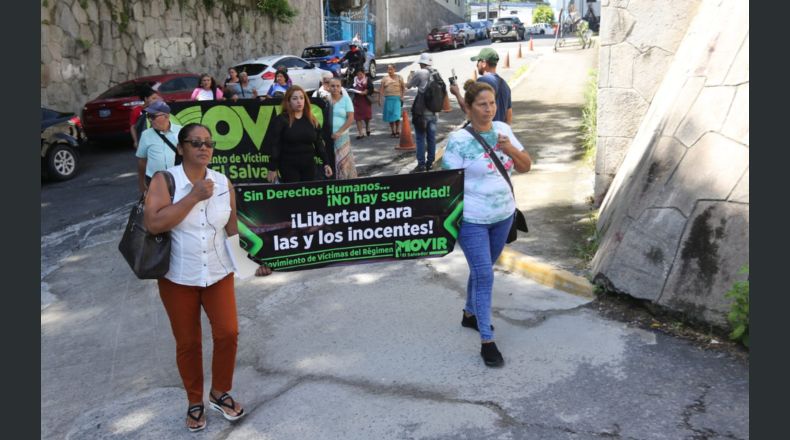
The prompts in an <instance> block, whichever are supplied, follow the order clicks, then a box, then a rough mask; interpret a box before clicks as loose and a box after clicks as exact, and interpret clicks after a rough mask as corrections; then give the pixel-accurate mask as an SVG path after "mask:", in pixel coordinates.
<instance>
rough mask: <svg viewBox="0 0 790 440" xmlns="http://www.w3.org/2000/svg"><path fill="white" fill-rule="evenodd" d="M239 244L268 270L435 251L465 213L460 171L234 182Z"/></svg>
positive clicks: (451, 239) (444, 250) (451, 242)
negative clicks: (296, 180)
mask: <svg viewBox="0 0 790 440" xmlns="http://www.w3.org/2000/svg"><path fill="white" fill-rule="evenodd" d="M235 190H236V207H237V212H238V218H239V234H240V236H241V242H242V246H243V247H244V248H245V249H246V250H247V252H248V253H249V254H250V256H251V257H252V259H253V260H255V261H256V262H258V263H265V264H267V265H268V266H269V267H271V268H272V269H274V270H303V269H313V268H318V267H323V266H328V265H334V264H357V263H363V262H373V261H383V260H399V259H408V258H422V257H441V256H443V255H446V254H448V253H450V252H452V250H453V247H454V246H455V240H456V238H457V236H458V223H459V221H460V219H461V214H462V213H463V191H464V175H463V170H446V171H435V172H431V173H418V174H406V175H394V176H381V177H367V178H361V179H350V180H335V181H315V182H302V183H288V184H265V185H238V186H236V188H235Z"/></svg>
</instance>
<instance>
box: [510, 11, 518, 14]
mask: <svg viewBox="0 0 790 440" xmlns="http://www.w3.org/2000/svg"><path fill="white" fill-rule="evenodd" d="M510 15H518V11H510Z"/></svg>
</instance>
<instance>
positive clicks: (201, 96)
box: [197, 88, 214, 101]
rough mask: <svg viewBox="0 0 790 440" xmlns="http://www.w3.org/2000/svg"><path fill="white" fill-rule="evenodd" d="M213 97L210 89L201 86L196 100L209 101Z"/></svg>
mask: <svg viewBox="0 0 790 440" xmlns="http://www.w3.org/2000/svg"><path fill="white" fill-rule="evenodd" d="M213 99H214V94H213V93H211V90H206V89H203V88H201V89H200V90H199V91H198V94H197V100H198V101H211V100H213Z"/></svg>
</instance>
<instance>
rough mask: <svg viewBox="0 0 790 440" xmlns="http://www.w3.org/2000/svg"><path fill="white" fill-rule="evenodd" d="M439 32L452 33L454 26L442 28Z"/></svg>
mask: <svg viewBox="0 0 790 440" xmlns="http://www.w3.org/2000/svg"><path fill="white" fill-rule="evenodd" d="M439 30H440V31H442V32H454V31H455V26H442V27H441V28H439Z"/></svg>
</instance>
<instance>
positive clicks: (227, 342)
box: [158, 273, 239, 403]
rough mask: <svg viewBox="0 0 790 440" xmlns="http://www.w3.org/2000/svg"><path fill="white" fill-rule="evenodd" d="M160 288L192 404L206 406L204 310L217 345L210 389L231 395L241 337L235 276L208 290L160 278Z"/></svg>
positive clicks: (179, 369) (215, 346) (179, 364)
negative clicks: (203, 340) (237, 313)
mask: <svg viewBox="0 0 790 440" xmlns="http://www.w3.org/2000/svg"><path fill="white" fill-rule="evenodd" d="M158 284H159V296H160V297H161V298H162V304H164V306H165V310H166V311H167V316H168V317H169V318H170V327H171V328H172V329H173V336H175V339H176V364H177V365H178V372H179V374H180V375H181V380H182V381H183V382H184V389H186V392H187V398H188V399H189V402H190V403H198V402H203V344H202V339H203V335H202V333H201V327H200V308H201V306H202V307H203V309H204V310H205V311H206V316H208V319H209V322H210V323H211V336H212V340H213V345H214V353H213V355H212V359H211V388H212V389H215V390H217V391H220V392H227V391H230V390H231V388H232V387H233V369H234V368H235V366H236V345H237V340H238V335H239V324H238V319H237V316H236V294H235V292H234V285H233V274H232V273H231V274H229V275H228V276H226V277H225V278H223V279H221V280H219V281H217V282H216V283H214V284H212V285H210V286H208V287H195V286H185V285H182V284H176V283H174V282H172V281H170V280H168V279H167V278H160V279H159V280H158Z"/></svg>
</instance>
